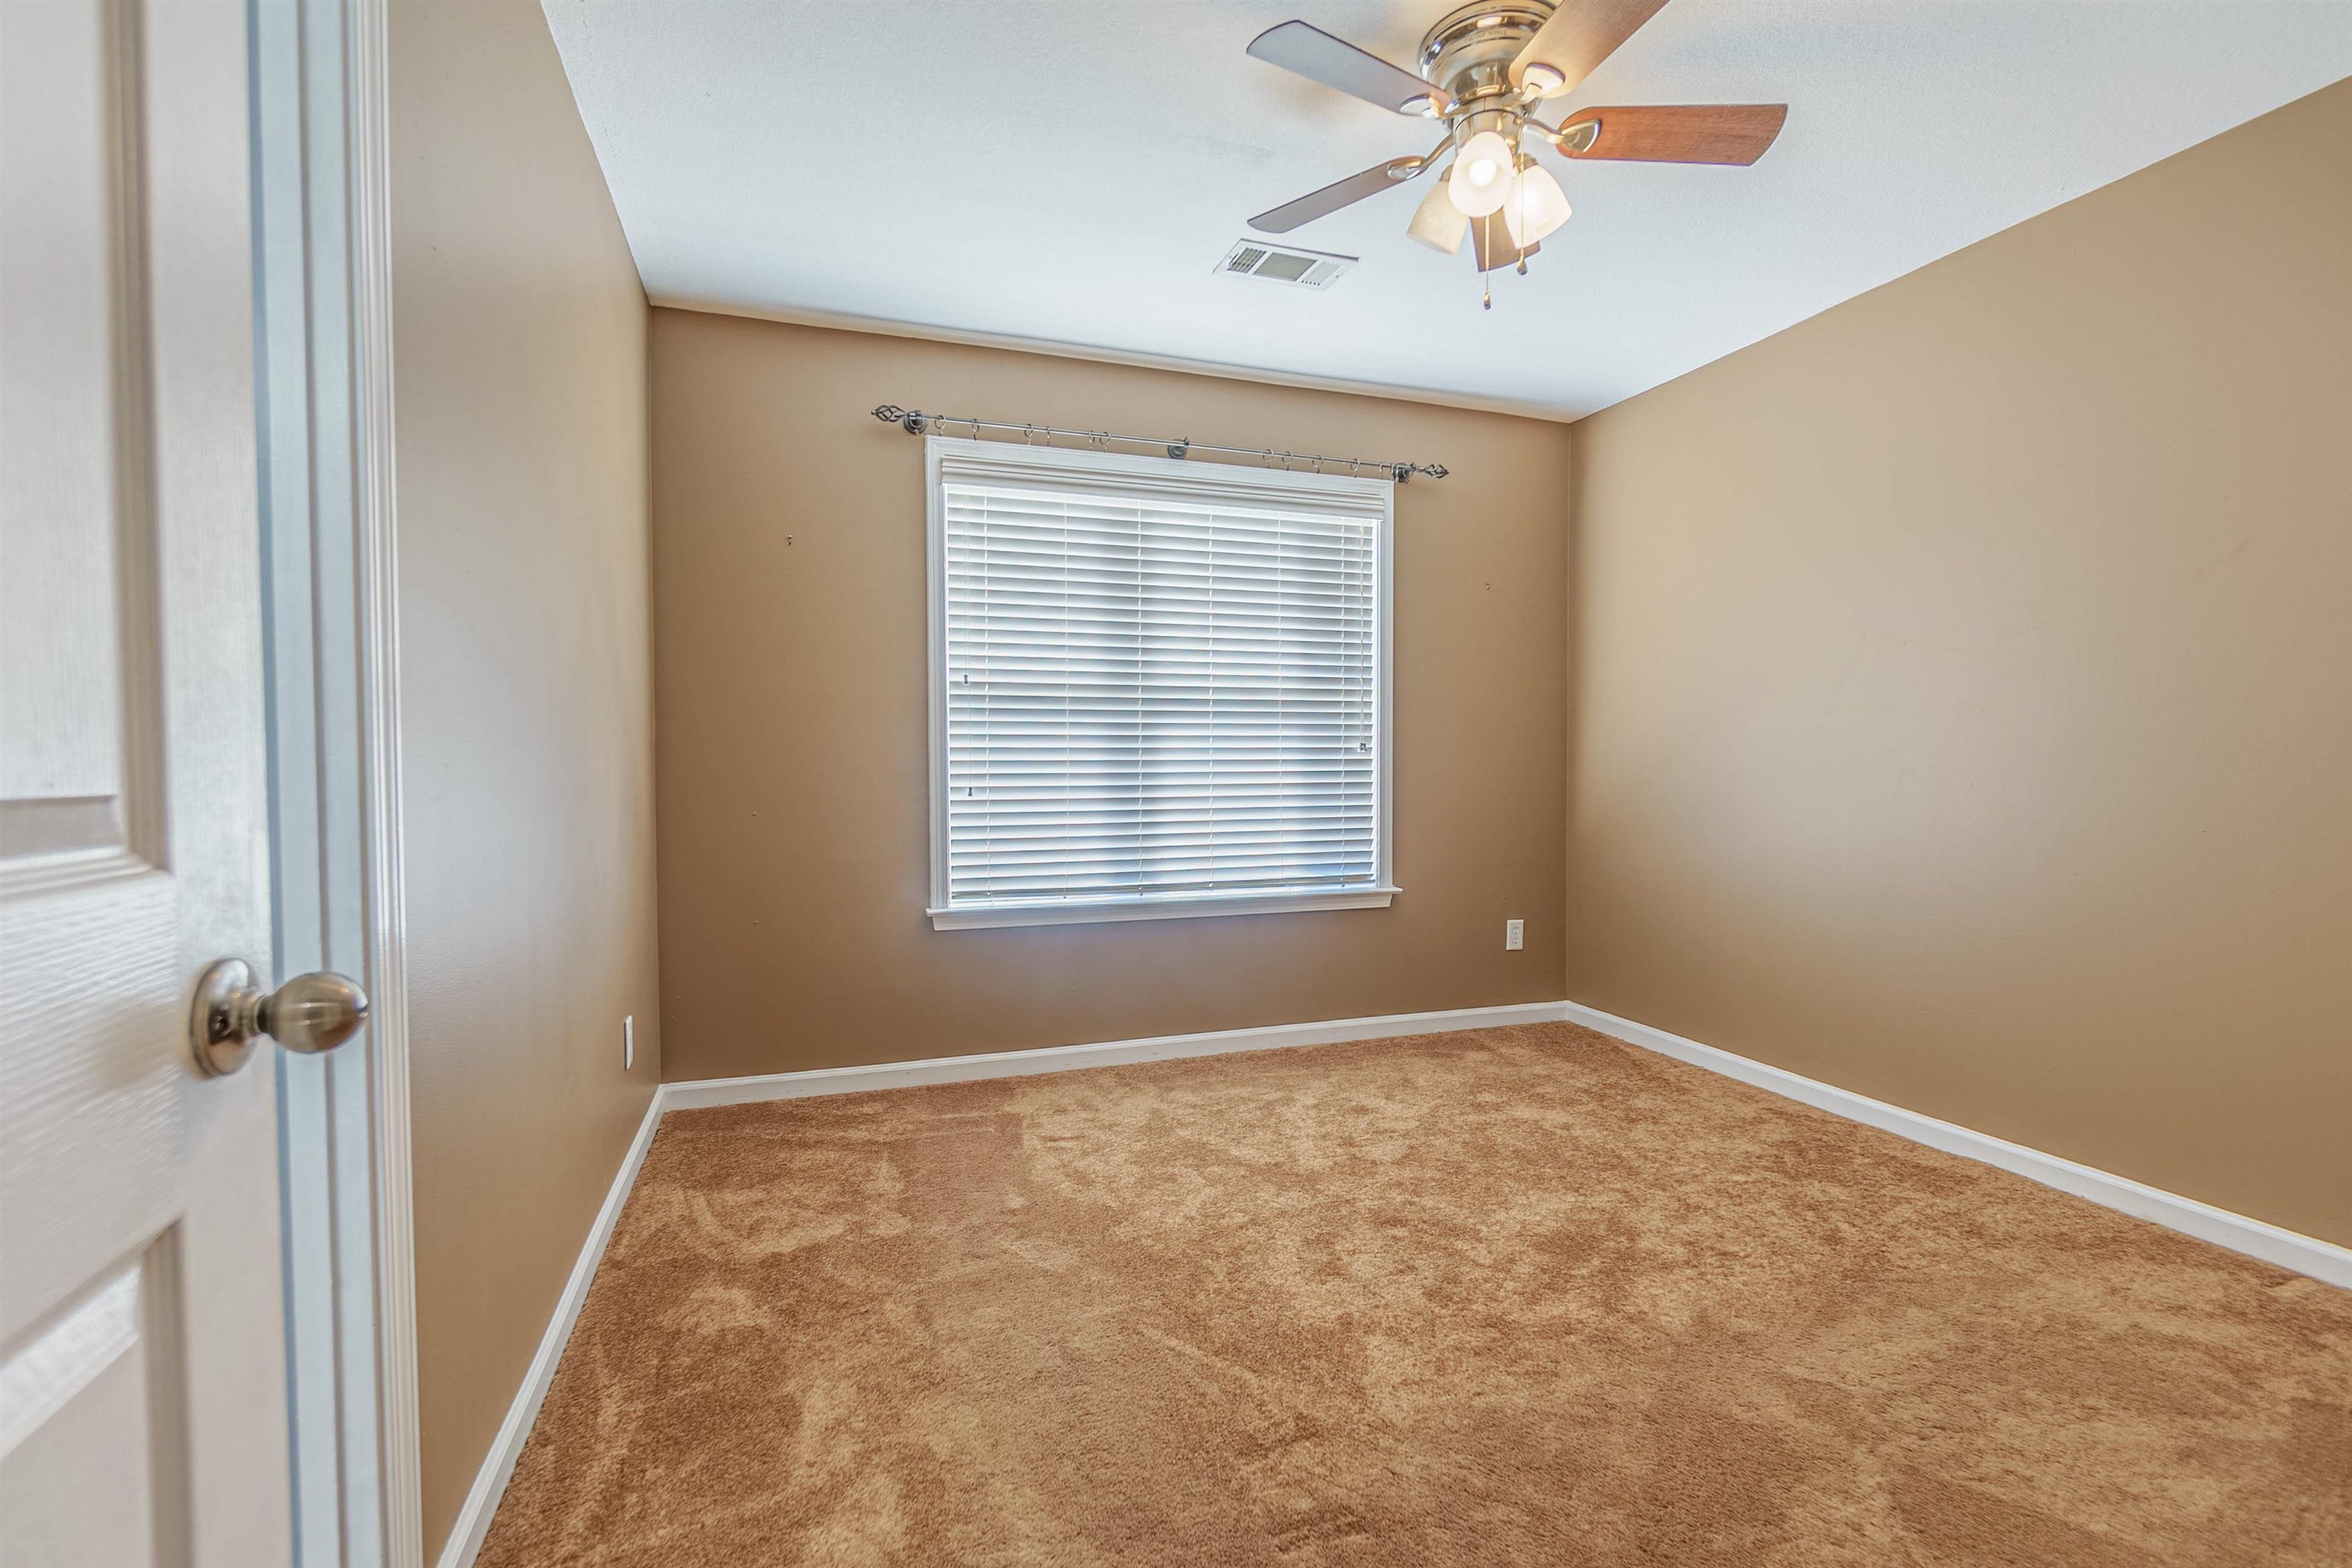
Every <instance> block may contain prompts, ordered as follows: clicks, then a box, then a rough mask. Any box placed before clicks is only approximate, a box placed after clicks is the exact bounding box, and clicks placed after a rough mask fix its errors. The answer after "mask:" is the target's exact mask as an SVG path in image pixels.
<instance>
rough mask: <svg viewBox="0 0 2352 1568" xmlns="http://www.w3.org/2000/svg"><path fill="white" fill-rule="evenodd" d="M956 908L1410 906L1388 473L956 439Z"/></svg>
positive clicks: (945, 478)
mask: <svg viewBox="0 0 2352 1568" xmlns="http://www.w3.org/2000/svg"><path fill="white" fill-rule="evenodd" d="M930 463H931V469H932V496H931V509H932V530H931V532H932V562H931V575H932V616H933V668H932V681H933V691H934V700H933V703H932V708H933V715H932V719H933V725H934V733H933V737H932V740H933V749H934V753H935V757H936V759H937V762H936V765H935V770H934V779H933V785H934V796H935V800H934V823H933V834H934V845H933V862H934V868H933V879H934V888H933V900H932V903H933V908H932V913H933V916H934V919H935V920H937V921H939V923H940V924H943V925H944V924H998V923H1014V922H1016V921H1027V920H1052V919H1134V918H1140V917H1144V916H1149V915H1155V914H1180V913H1223V912H1242V911H1245V910H1260V909H1267V910H1271V909H1283V908H1299V907H1307V908H1328V907H1332V905H1333V904H1335V903H1373V902H1378V903H1385V902H1387V901H1388V895H1389V893H1390V892H1391V891H1392V889H1389V887H1388V868H1387V837H1388V835H1387V826H1386V806H1387V799H1386V797H1387V793H1388V792H1387V788H1386V761H1387V756H1386V734H1385V731H1386V728H1387V726H1386V723H1385V718H1384V715H1385V713H1386V703H1385V700H1384V699H1385V686H1386V678H1387V672H1386V669H1385V668H1383V667H1384V663H1385V660H1384V658H1383V650H1384V648H1385V645H1386V626H1385V621H1386V598H1387V595H1386V594H1385V592H1384V585H1385V581H1386V566H1387V563H1386V559H1385V557H1386V552H1387V535H1388V519H1389V495H1390V486H1389V483H1388V481H1387V480H1385V479H1379V480H1374V479H1352V478H1347V477H1343V476H1318V475H1309V474H1296V473H1290V474H1286V473H1283V472H1281V471H1279V470H1272V471H1263V470H1257V469H1250V468H1234V467H1229V466H1220V465H1214V464H1209V463H1199V462H1178V461H1171V460H1168V459H1162V458H1135V457H1128V456H1124V455H1113V454H1106V453H1097V452H1076V451H1068V450H1052V449H1045V448H1035V447H1012V446H1007V445H1004V444H1001V443H985V444H983V443H980V442H972V441H954V440H948V439H944V438H940V437H933V438H932V440H931V442H930Z"/></svg>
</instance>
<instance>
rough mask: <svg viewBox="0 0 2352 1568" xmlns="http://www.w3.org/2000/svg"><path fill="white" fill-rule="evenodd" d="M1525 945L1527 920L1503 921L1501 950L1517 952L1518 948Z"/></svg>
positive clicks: (1526, 940)
mask: <svg viewBox="0 0 2352 1568" xmlns="http://www.w3.org/2000/svg"><path fill="white" fill-rule="evenodd" d="M1527 945H1528V922H1527V921H1504V922H1503V951H1504V952H1518V951H1519V949H1521V948H1523V947H1525V946H1527Z"/></svg>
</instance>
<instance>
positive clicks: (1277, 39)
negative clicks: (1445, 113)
mask: <svg viewBox="0 0 2352 1568" xmlns="http://www.w3.org/2000/svg"><path fill="white" fill-rule="evenodd" d="M1661 3H1663V0H1661ZM1249 52H1250V53H1251V54H1253V55H1255V56H1256V57H1257V58H1259V59H1262V60H1264V61H1265V62H1266V64H1268V65H1276V66H1280V67H1281V68H1283V69H1285V70H1286V71H1297V73H1298V74H1299V75H1300V76H1303V77H1305V78H1306V79H1307V80H1309V81H1319V82H1321V83H1322V84H1323V85H1324V86H1325V87H1333V88H1338V89H1339V90H1340V91H1341V92H1344V93H1349V94H1350V95H1352V96H1354V97H1357V98H1360V99H1362V100H1364V101H1365V102H1366V103H1376V104H1378V105H1380V106H1381V108H1382V109H1385V110H1391V112H1394V113H1397V114H1419V113H1421V112H1422V109H1421V105H1422V103H1423V102H1424V101H1426V102H1429V103H1432V104H1434V105H1435V106H1436V107H1437V108H1439V109H1444V107H1445V105H1446V103H1447V99H1446V96H1445V95H1444V93H1442V92H1440V91H1438V90H1437V89H1435V88H1433V87H1432V86H1430V85H1429V84H1428V83H1427V82H1425V81H1423V80H1422V79H1420V78H1419V77H1417V76H1415V75H1413V74H1412V72H1411V71H1409V70H1405V69H1403V68H1401V67H1398V66H1392V65H1391V64H1389V62H1388V61H1386V60H1384V59H1382V58H1381V57H1380V56H1378V55H1368V54H1366V53H1365V52H1364V51H1363V50H1361V49H1360V48H1358V47H1356V46H1355V45H1353V44H1351V43H1349V42H1348V41H1347V40H1346V39H1345V38H1335V37H1332V36H1331V35H1330V34H1328V33H1327V32H1325V31H1324V30H1323V29H1322V28H1320V27H1311V26H1307V24H1306V23H1304V22H1284V23H1282V24H1281V25H1279V26H1273V27H1268V28H1267V29H1266V30H1265V32H1263V33H1260V34H1259V35H1258V36H1257V37H1255V38H1252V39H1251V40H1250V46H1249Z"/></svg>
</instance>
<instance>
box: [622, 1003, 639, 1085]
mask: <svg viewBox="0 0 2352 1568" xmlns="http://www.w3.org/2000/svg"><path fill="white" fill-rule="evenodd" d="M636 1065H637V1016H636V1015H635V1013H632V1014H630V1015H629V1016H627V1017H625V1018H623V1019H622V1020H621V1070H622V1071H623V1072H626V1071H628V1070H629V1069H630V1068H634V1067H635V1066H636Z"/></svg>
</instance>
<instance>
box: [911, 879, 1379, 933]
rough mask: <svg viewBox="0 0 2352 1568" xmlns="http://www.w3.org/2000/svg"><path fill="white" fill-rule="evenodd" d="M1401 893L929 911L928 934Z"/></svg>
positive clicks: (1349, 905)
mask: <svg viewBox="0 0 2352 1568" xmlns="http://www.w3.org/2000/svg"><path fill="white" fill-rule="evenodd" d="M1401 890H1402V889H1396V888H1351V889H1349V890H1347V891H1346V892H1311V893H1242V894H1222V893H1221V894H1218V895H1215V896H1213V897H1208V898H1179V899H1126V900H1111V899H1105V900H1099V901H1096V902H1087V903H1074V902H1070V901H1068V900H1055V901H1053V902H1051V903H1036V904H991V905H986V906H983V907H980V908H973V909H944V910H931V911H929V913H930V917H931V929H932V930H933V931H963V930H968V929H971V928H972V927H976V926H1056V925H1086V924H1093V923H1097V922H1100V921H1181V920H1195V919H1198V918H1200V917H1202V916H1203V915H1279V914H1297V913H1303V912H1305V911H1306V910H1384V909H1386V908H1388V906H1389V900H1391V899H1393V898H1395V897H1396V896H1397V894H1398V892H1400V891H1401Z"/></svg>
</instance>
